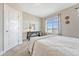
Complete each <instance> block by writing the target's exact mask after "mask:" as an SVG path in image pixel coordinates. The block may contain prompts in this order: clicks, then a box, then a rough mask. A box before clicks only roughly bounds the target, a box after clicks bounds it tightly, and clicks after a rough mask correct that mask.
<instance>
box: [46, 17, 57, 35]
mask: <svg viewBox="0 0 79 59" xmlns="http://www.w3.org/2000/svg"><path fill="white" fill-rule="evenodd" d="M47 32H48V33H56V34H57V33H58V16H55V17H51V18H48V19H47Z"/></svg>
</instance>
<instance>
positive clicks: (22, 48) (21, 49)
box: [3, 41, 30, 56]
mask: <svg viewBox="0 0 79 59" xmlns="http://www.w3.org/2000/svg"><path fill="white" fill-rule="evenodd" d="M27 46H28V44H27V41H24V42H23V44H21V45H19V46H16V47H14V48H12V49H10V50H9V51H7V52H6V53H4V54H3V56H30V55H29V52H28V48H27Z"/></svg>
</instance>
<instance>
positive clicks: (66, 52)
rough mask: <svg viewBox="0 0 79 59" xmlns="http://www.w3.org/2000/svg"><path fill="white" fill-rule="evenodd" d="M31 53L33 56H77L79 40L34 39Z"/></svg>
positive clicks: (30, 46) (66, 38)
mask: <svg viewBox="0 0 79 59" xmlns="http://www.w3.org/2000/svg"><path fill="white" fill-rule="evenodd" d="M29 51H30V52H31V55H33V56H77V55H79V39H78V38H71V37H65V36H54V35H52V36H51V35H49V36H43V37H38V38H37V37H35V38H32V39H31V41H30V42H29Z"/></svg>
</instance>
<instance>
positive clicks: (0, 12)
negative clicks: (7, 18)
mask: <svg viewBox="0 0 79 59" xmlns="http://www.w3.org/2000/svg"><path fill="white" fill-rule="evenodd" d="M2 51H3V4H1V3H0V53H1V52H2Z"/></svg>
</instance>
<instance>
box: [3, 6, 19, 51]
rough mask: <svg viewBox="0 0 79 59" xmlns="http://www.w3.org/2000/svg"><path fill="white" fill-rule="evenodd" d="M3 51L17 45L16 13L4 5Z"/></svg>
mask: <svg viewBox="0 0 79 59" xmlns="http://www.w3.org/2000/svg"><path fill="white" fill-rule="evenodd" d="M4 15H5V16H4V50H8V49H10V48H12V47H15V46H16V45H18V41H19V40H18V11H17V10H16V9H14V8H11V7H9V6H8V5H4Z"/></svg>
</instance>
